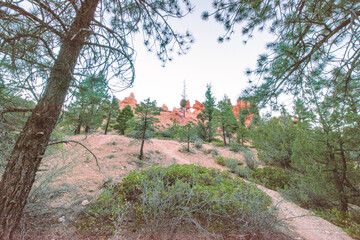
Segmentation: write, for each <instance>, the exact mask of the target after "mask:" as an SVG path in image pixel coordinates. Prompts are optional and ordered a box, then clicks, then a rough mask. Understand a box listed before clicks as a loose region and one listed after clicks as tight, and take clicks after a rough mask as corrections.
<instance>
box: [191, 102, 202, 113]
mask: <svg viewBox="0 0 360 240" xmlns="http://www.w3.org/2000/svg"><path fill="white" fill-rule="evenodd" d="M192 108H193V109H194V110H195V111H199V112H200V111H202V110H203V109H204V105H203V104H202V103H200V102H199V101H198V100H195V103H194V105H193V107H192Z"/></svg>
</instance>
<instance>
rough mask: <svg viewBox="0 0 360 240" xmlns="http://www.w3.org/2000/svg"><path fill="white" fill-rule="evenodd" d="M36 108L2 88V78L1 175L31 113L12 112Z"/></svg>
mask: <svg viewBox="0 0 360 240" xmlns="http://www.w3.org/2000/svg"><path fill="white" fill-rule="evenodd" d="M34 106H35V103H34V102H32V101H28V100H25V99H22V98H21V97H19V96H17V95H16V94H15V93H14V92H13V91H11V90H10V89H7V88H5V87H3V86H1V76H0V173H1V172H2V168H3V166H4V165H5V159H7V157H8V156H9V154H10V152H11V148H12V146H13V144H14V143H15V141H16V139H17V137H18V136H19V132H20V131H21V129H22V128H23V126H24V125H25V121H26V119H27V118H28V116H29V113H30V112H16V111H14V112H11V110H12V109H14V110H15V109H32V108H34ZM6 111H9V112H6Z"/></svg>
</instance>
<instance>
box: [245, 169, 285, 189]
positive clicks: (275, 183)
mask: <svg viewBox="0 0 360 240" xmlns="http://www.w3.org/2000/svg"><path fill="white" fill-rule="evenodd" d="M248 178H249V179H250V180H253V181H254V182H256V183H259V184H262V185H264V186H265V187H267V188H270V189H273V190H276V189H277V188H280V189H284V188H285V187H286V186H290V180H291V179H290V176H289V175H288V174H286V173H285V172H284V171H283V170H281V169H278V168H270V167H265V168H256V169H252V170H250V172H249V175H248Z"/></svg>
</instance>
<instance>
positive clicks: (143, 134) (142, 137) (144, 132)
mask: <svg viewBox="0 0 360 240" xmlns="http://www.w3.org/2000/svg"><path fill="white" fill-rule="evenodd" d="M144 121H145V122H144V129H143V132H142V136H141V147H140V155H139V159H140V160H142V159H143V158H144V143H145V137H146V129H147V127H148V126H147V120H146V117H145V120H144Z"/></svg>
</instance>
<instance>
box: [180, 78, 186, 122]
mask: <svg viewBox="0 0 360 240" xmlns="http://www.w3.org/2000/svg"><path fill="white" fill-rule="evenodd" d="M186 98H187V94H186V81H185V80H184V87H183V92H182V94H181V101H180V107H181V108H182V110H183V113H184V117H185V112H186V108H185V107H186V104H187V100H186Z"/></svg>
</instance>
